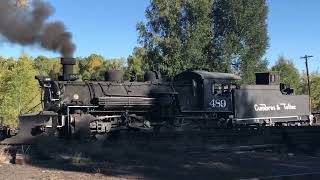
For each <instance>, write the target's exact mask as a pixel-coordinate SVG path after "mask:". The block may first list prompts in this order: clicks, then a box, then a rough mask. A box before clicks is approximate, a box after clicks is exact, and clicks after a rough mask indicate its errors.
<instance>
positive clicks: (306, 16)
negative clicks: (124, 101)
mask: <svg viewBox="0 0 320 180" xmlns="http://www.w3.org/2000/svg"><path fill="white" fill-rule="evenodd" d="M48 1H49V2H50V3H51V4H52V5H53V6H54V7H55V9H56V11H55V14H54V16H53V17H51V19H50V20H60V21H63V22H64V23H65V24H66V26H67V27H68V30H69V31H71V32H73V36H74V38H73V39H74V42H75V44H76V45H77V51H76V53H75V56H88V55H90V54H92V53H97V54H101V55H103V56H105V57H106V58H115V57H127V56H128V55H130V54H131V53H132V49H133V47H134V46H136V45H137V37H138V34H137V32H136V24H137V22H139V21H142V20H145V9H146V7H147V6H148V4H149V3H150V0H100V1H98V0H90V1H89V0H77V1H70V0H68V1H66V0H48ZM268 4H269V17H268V30H269V37H270V42H269V43H270V47H269V49H268V51H267V53H266V55H265V58H267V59H268V60H269V61H270V65H273V64H274V62H275V61H276V60H277V58H278V57H279V56H280V55H284V56H285V57H287V58H290V59H292V60H293V61H294V63H295V65H296V66H297V67H298V68H299V70H300V71H302V70H304V64H303V60H301V59H300V57H301V56H303V55H305V54H311V55H314V56H315V57H314V58H313V59H312V60H311V61H310V68H311V70H312V71H316V70H318V69H320V11H319V8H320V1H319V0H308V1H306V0H304V1H303V0H268ZM21 53H27V54H30V55H32V56H38V55H46V56H50V57H57V56H59V54H56V53H51V52H48V51H45V50H40V49H39V48H38V47H21V46H18V45H12V44H8V43H5V42H0V54H1V55H2V56H5V57H11V56H14V57H17V56H19V55H20V54H21Z"/></svg>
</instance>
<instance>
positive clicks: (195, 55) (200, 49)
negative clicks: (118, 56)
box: [137, 0, 214, 76]
mask: <svg viewBox="0 0 320 180" xmlns="http://www.w3.org/2000/svg"><path fill="white" fill-rule="evenodd" d="M212 8H213V0H153V1H152V2H151V5H150V6H149V7H148V9H147V11H146V16H147V19H148V22H147V24H144V23H139V24H138V25H137V29H138V31H139V36H140V37H139V38H140V39H139V40H140V43H141V44H142V45H143V47H144V48H145V49H146V64H147V65H148V66H149V67H150V68H151V69H155V70H157V69H159V68H160V70H161V71H162V72H163V73H165V74H167V75H171V76H172V75H175V74H177V73H179V72H181V71H183V70H186V69H201V68H210V69H213V68H214V66H210V65H211V64H214V63H213V62H211V61H210V60H211V59H209V58H208V57H209V54H210V53H209V52H210V45H211V41H212V39H213V33H212V24H211V21H212V18H211V12H212Z"/></svg>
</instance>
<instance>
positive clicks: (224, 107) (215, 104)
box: [174, 70, 241, 113]
mask: <svg viewBox="0 0 320 180" xmlns="http://www.w3.org/2000/svg"><path fill="white" fill-rule="evenodd" d="M240 79H241V78H240V77H239V76H236V75H233V74H228V73H216V72H207V71H200V70H197V71H186V72H182V73H180V74H178V75H177V76H175V78H174V84H175V90H176V91H177V92H178V93H179V105H180V110H181V111H182V112H188V111H201V112H230V113H231V112H232V107H233V106H232V93H231V89H232V86H233V82H234V81H235V80H240Z"/></svg>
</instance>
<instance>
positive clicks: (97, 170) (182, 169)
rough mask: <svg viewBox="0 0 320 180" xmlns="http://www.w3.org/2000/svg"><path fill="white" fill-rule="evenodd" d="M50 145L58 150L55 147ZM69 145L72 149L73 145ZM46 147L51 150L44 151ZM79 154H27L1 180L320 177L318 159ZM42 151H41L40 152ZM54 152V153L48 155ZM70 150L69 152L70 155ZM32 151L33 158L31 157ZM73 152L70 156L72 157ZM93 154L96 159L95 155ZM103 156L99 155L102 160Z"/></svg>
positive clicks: (150, 150) (112, 150)
mask: <svg viewBox="0 0 320 180" xmlns="http://www.w3.org/2000/svg"><path fill="white" fill-rule="evenodd" d="M53 146H57V145H56V144H54V143H53ZM71 146H73V145H72V144H71ZM46 148H50V147H46ZM95 148H96V146H95V145H92V146H89V145H87V146H85V147H84V149H82V150H81V152H80V151H78V150H79V149H80V148H78V147H75V146H74V148H72V149H77V151H70V149H68V148H66V149H65V151H59V152H60V154H57V150H56V149H55V150H54V152H55V153H54V156H52V154H51V151H50V150H47V152H46V154H42V155H41V156H39V150H35V151H34V152H32V153H31V151H30V153H26V155H25V156H26V160H25V161H26V162H25V163H24V165H16V164H8V163H1V164H0V179H4V180H6V179H8V180H20V179H32V180H34V179H36V180H38V179H68V180H73V179H74V180H78V179H110V180H113V179H114V180H118V179H159V180H160V179H181V180H182V179H319V178H320V156H319V155H317V154H301V153H290V152H289V151H288V150H287V149H286V150H280V151H278V150H277V152H275V150H273V151H270V150H267V151H261V152H257V151H234V152H210V151H207V150H199V149H198V150H190V149H188V148H182V149H174V150H172V149H167V150H166V151H163V149H161V150H159V148H157V147H150V146H149V147H144V148H142V147H125V146H123V145H121V146H119V145H117V146H115V147H106V148H104V149H102V150H101V149H100V150H99V151H98V150H92V149H95ZM43 150H44V149H41V151H43ZM52 152H53V151H52ZM70 152H72V153H70ZM33 153H36V154H37V156H34V155H32V154H33ZM71 154H72V156H71ZM94 155H98V156H97V157H95V156H94ZM102 156H103V157H102Z"/></svg>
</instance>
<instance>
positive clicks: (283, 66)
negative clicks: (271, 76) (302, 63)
mask: <svg viewBox="0 0 320 180" xmlns="http://www.w3.org/2000/svg"><path fill="white" fill-rule="evenodd" d="M271 70H272V71H277V72H279V73H280V77H281V81H282V82H283V83H285V84H289V85H291V87H293V88H294V89H298V86H299V81H300V74H299V71H298V69H297V68H296V67H295V66H294V64H293V62H292V60H289V59H286V58H285V57H284V56H280V57H279V59H278V61H277V62H276V64H275V65H274V66H273V67H272V68H271Z"/></svg>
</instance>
